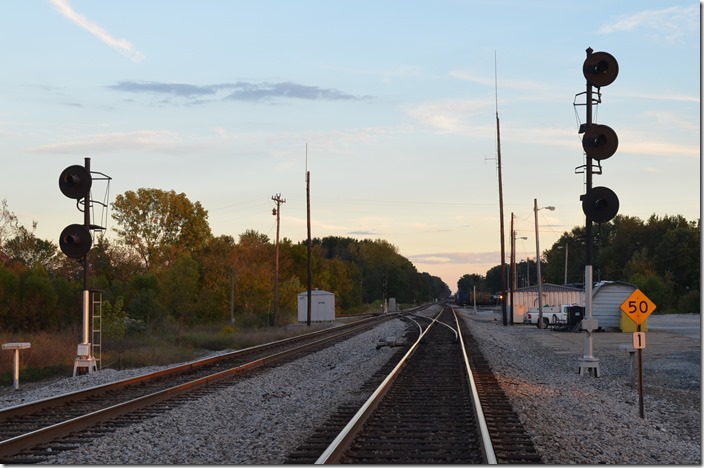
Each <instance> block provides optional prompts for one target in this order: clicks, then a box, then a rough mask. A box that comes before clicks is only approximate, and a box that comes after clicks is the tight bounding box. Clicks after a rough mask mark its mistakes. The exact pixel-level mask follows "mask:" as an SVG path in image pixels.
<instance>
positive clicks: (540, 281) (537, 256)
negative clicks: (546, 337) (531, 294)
mask: <svg viewBox="0 0 704 468" xmlns="http://www.w3.org/2000/svg"><path fill="white" fill-rule="evenodd" d="M543 209H545V210H550V211H555V207H554V206H544V207H542V208H538V199H537V198H534V199H533V211H534V212H535V263H536V266H537V268H538V328H545V324H544V323H543V278H542V276H541V274H540V235H539V233H538V211H539V210H543Z"/></svg>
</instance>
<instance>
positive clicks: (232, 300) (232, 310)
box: [230, 268, 235, 325]
mask: <svg viewBox="0 0 704 468" xmlns="http://www.w3.org/2000/svg"><path fill="white" fill-rule="evenodd" d="M234 324H235V269H234V268H231V275H230V325H234Z"/></svg>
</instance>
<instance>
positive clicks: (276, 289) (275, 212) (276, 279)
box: [271, 193, 286, 326]
mask: <svg viewBox="0 0 704 468" xmlns="http://www.w3.org/2000/svg"><path fill="white" fill-rule="evenodd" d="M271 199H272V200H274V203H276V208H274V209H273V210H272V213H271V214H273V215H274V216H276V273H275V275H274V326H276V324H277V323H278V321H279V224H280V222H281V205H282V204H283V203H286V199H285V198H281V194H280V193H277V194H276V195H274V196H273V197H271Z"/></svg>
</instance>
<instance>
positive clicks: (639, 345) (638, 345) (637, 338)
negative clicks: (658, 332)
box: [633, 332, 645, 349]
mask: <svg viewBox="0 0 704 468" xmlns="http://www.w3.org/2000/svg"><path fill="white" fill-rule="evenodd" d="M633 348H634V349H645V333H643V332H635V333H633Z"/></svg>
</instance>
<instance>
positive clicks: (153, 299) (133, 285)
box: [125, 273, 164, 326]
mask: <svg viewBox="0 0 704 468" xmlns="http://www.w3.org/2000/svg"><path fill="white" fill-rule="evenodd" d="M160 296H161V283H160V282H159V278H158V277H157V276H156V275H155V274H153V273H144V274H137V275H135V276H134V277H132V278H131V279H130V281H129V284H128V286H127V294H126V299H127V300H126V301H125V302H126V307H125V308H126V309H127V313H128V315H129V317H130V318H132V319H135V320H139V321H141V322H143V323H144V324H145V325H146V326H153V325H157V324H159V323H161V322H162V320H163V319H164V307H163V305H162V304H161V301H160Z"/></svg>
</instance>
